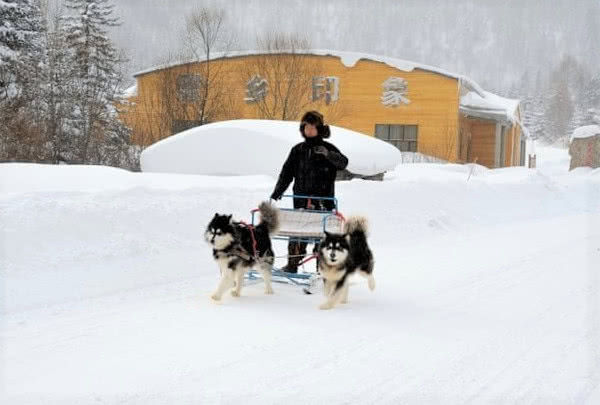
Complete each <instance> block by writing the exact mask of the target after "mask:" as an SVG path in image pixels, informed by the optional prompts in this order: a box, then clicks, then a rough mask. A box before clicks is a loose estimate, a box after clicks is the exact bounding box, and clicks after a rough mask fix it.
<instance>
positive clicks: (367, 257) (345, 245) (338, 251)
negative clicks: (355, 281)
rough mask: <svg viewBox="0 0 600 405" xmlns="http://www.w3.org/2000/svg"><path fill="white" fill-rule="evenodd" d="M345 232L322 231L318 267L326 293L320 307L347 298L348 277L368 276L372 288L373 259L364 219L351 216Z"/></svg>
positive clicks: (373, 283)
mask: <svg viewBox="0 0 600 405" xmlns="http://www.w3.org/2000/svg"><path fill="white" fill-rule="evenodd" d="M344 230H345V234H334V233H328V232H325V237H324V238H323V239H322V240H321V243H320V245H319V253H318V256H319V271H320V273H321V276H322V277H323V281H324V282H325V288H324V292H325V297H327V300H326V301H325V302H324V303H322V304H321V305H320V306H319V308H320V309H331V308H333V307H334V306H335V305H336V304H338V303H339V302H341V303H342V304H345V303H346V302H348V288H349V286H350V285H349V283H348V279H349V277H350V276H351V275H352V274H355V273H359V274H361V275H363V276H365V277H366V278H367V279H368V283H369V288H370V289H371V290H374V289H375V279H374V278H373V266H374V264H375V260H374V259H373V253H372V252H371V249H369V245H368V244H367V220H366V219H365V218H363V217H350V218H348V220H347V221H346V224H345V228H344Z"/></svg>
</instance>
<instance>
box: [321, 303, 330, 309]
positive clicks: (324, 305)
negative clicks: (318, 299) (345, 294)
mask: <svg viewBox="0 0 600 405" xmlns="http://www.w3.org/2000/svg"><path fill="white" fill-rule="evenodd" d="M331 308H333V304H330V303H329V302H324V303H323V304H321V305H319V309H331Z"/></svg>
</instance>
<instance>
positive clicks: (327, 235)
mask: <svg viewBox="0 0 600 405" xmlns="http://www.w3.org/2000/svg"><path fill="white" fill-rule="evenodd" d="M323 232H325V237H326V238H329V237H330V236H331V234H330V233H329V232H327V231H323Z"/></svg>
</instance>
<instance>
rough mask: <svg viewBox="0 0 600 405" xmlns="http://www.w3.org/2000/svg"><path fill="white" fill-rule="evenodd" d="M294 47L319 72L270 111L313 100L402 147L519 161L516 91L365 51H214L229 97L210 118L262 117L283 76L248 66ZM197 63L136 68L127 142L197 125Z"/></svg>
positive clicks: (486, 161)
mask: <svg viewBox="0 0 600 405" xmlns="http://www.w3.org/2000/svg"><path fill="white" fill-rule="evenodd" d="M298 55H302V57H303V63H306V64H307V66H319V69H320V70H319V72H320V73H319V74H318V75H315V76H311V77H304V78H303V81H304V85H305V87H306V91H305V93H303V94H304V95H303V96H302V97H301V98H302V103H303V108H302V110H301V112H300V113H299V114H298V116H290V117H285V118H282V117H273V119H285V120H291V121H293V120H297V119H299V116H300V115H301V113H302V112H304V111H305V110H308V109H318V110H320V111H321V112H323V114H324V115H325V118H326V121H328V122H329V123H331V124H334V125H337V126H341V127H345V128H348V129H351V130H354V131H358V132H361V133H363V134H366V135H370V136H375V137H377V138H380V139H382V140H385V141H386V142H389V143H391V144H393V145H394V146H396V147H397V148H398V149H400V150H401V151H406V152H420V153H422V154H425V155H430V156H434V157H437V158H440V159H443V160H446V161H450V162H461V163H463V162H477V163H479V164H481V165H484V166H487V167H490V168H493V167H505V166H518V165H524V162H525V140H524V139H523V138H524V136H522V134H523V128H522V124H521V122H522V121H521V111H520V106H519V100H512V99H506V98H502V97H500V96H497V95H495V94H492V93H490V92H487V91H485V90H483V89H482V88H481V87H480V86H478V85H477V84H476V83H475V82H473V81H472V80H470V79H468V78H466V77H464V76H462V75H458V74H454V73H450V72H446V71H444V70H442V69H438V68H435V67H431V66H426V65H421V64H417V63H413V62H408V61H403V60H398V59H393V58H386V57H381V56H375V55H368V54H358V53H346V52H336V51H328V50H312V51H307V52H298V51H296V52H295V53H271V54H264V53H258V52H237V53H230V54H227V55H222V54H221V55H218V54H217V55H213V56H212V57H211V60H210V66H211V71H221V72H225V74H223V75H222V79H221V80H220V81H219V83H218V89H219V90H218V91H220V92H221V93H222V94H223V97H228V106H227V107H228V108H223V109H221V110H216V109H215V111H216V112H213V114H212V116H211V117H210V119H209V120H208V122H211V121H212V122H214V121H222V120H229V119H240V118H267V117H265V116H264V111H261V109H260V108H259V106H260V105H261V103H265V102H268V101H269V100H271V98H274V97H277V92H278V91H280V89H281V88H282V87H284V88H285V85H286V84H289V83H288V82H291V81H290V80H289V78H286V77H285V76H279V82H278V83H277V82H273V81H274V79H273V77H274V76H273V75H272V74H268V73H267V72H261V71H260V69H259V68H256V66H265V65H266V63H264V60H268V61H269V62H270V63H269V66H274V65H277V64H276V63H271V62H276V61H279V60H281V61H285V60H289V59H291V58H296V57H297V56H298ZM277 58H278V59H277ZM259 59H260V60H262V61H263V65H260V64H259V63H257V61H258V60H259ZM249 66H250V67H251V68H249ZM205 71H206V62H189V61H188V62H177V63H172V64H168V65H163V66H158V67H154V68H150V69H147V70H144V71H142V72H139V73H136V74H135V75H134V76H135V78H136V86H135V87H134V88H133V89H131V91H130V92H129V99H128V103H126V104H125V108H124V111H123V113H122V118H123V120H124V121H125V122H126V123H127V124H128V125H129V126H130V127H131V128H132V130H133V141H134V142H135V143H137V144H140V145H149V144H152V143H154V142H156V141H158V140H160V139H162V138H165V137H168V136H170V135H172V134H175V133H177V132H180V131H182V130H185V129H188V128H191V127H194V126H197V125H199V124H201V122H200V121H199V120H198V118H197V111H196V109H195V108H193V105H194V103H197V102H198V100H202V97H203V94H204V93H203V89H204V87H203V86H204V83H205V82H206V81H205V78H204V77H203V72H205ZM269 81H271V83H270V82H269ZM206 122H207V121H205V122H204V123H206ZM293 136H296V134H293Z"/></svg>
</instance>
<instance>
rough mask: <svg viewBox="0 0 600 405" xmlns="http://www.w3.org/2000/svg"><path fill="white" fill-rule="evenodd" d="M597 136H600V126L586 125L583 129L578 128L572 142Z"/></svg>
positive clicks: (572, 135) (574, 132)
mask: <svg viewBox="0 0 600 405" xmlns="http://www.w3.org/2000/svg"><path fill="white" fill-rule="evenodd" d="M595 135H600V125H585V126H583V127H579V128H576V129H575V131H573V134H571V141H573V139H580V138H589V137H592V136H595Z"/></svg>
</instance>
